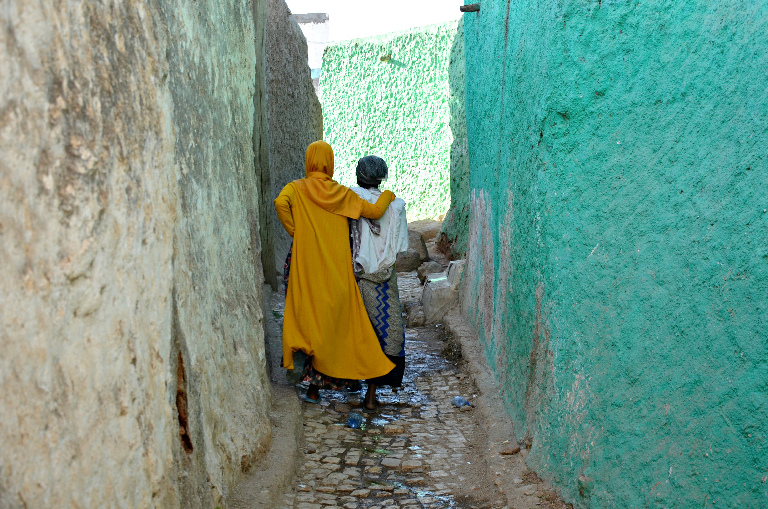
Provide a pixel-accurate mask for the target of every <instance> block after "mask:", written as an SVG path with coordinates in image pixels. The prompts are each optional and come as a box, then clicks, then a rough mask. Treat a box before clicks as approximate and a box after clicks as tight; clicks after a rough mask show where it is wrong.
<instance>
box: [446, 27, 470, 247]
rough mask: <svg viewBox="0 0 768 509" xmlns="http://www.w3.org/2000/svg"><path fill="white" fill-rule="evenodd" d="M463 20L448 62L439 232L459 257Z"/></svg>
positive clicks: (465, 210) (465, 179) (465, 230)
mask: <svg viewBox="0 0 768 509" xmlns="http://www.w3.org/2000/svg"><path fill="white" fill-rule="evenodd" d="M464 73H465V69H464V19H463V18H462V19H460V20H459V23H458V26H457V27H456V36H455V37H454V38H453V42H452V44H451V55H450V60H449V63H448V92H449V96H448V107H449V108H450V118H449V126H450V129H451V138H452V141H451V148H450V159H449V162H450V187H451V205H450V208H449V210H448V214H447V215H446V217H445V220H444V221H443V227H442V232H443V233H444V234H445V235H446V240H447V242H448V245H449V246H450V249H451V254H452V255H453V256H454V257H455V258H457V259H461V258H464V257H465V256H466V251H467V237H468V236H469V147H468V140H467V114H466V110H465V108H464V100H465V99H464V86H465V85H464V81H465V74H464Z"/></svg>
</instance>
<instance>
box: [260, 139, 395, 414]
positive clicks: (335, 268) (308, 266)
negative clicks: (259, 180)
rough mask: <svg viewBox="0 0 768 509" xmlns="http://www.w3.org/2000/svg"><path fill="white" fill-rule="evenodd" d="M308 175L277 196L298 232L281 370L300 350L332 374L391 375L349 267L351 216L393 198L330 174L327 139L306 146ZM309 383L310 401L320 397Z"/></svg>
mask: <svg viewBox="0 0 768 509" xmlns="http://www.w3.org/2000/svg"><path fill="white" fill-rule="evenodd" d="M304 171H305V174H306V177H305V178H303V179H299V180H294V181H293V182H291V183H289V184H288V185H286V186H285V187H284V188H283V190H282V191H281V192H280V194H279V195H278V197H277V198H276V199H275V210H276V211H277V217H278V218H279V219H280V222H281V223H282V224H283V227H284V228H285V230H286V231H287V232H288V234H289V235H291V236H292V237H293V248H292V249H293V252H292V256H291V261H290V277H289V279H288V293H287V295H286V300H285V316H284V319H283V367H285V368H286V369H293V354H294V352H297V351H299V350H301V351H303V352H305V353H306V354H307V355H308V356H310V357H311V358H312V360H311V362H312V368H313V369H314V370H315V371H317V372H319V373H321V374H323V375H326V376H328V377H333V378H341V379H352V380H364V379H368V378H375V377H379V376H382V375H385V374H387V373H389V372H390V371H391V370H392V368H393V367H394V364H392V362H390V360H389V359H387V357H386V355H384V353H383V352H382V350H381V347H380V346H379V340H378V339H377V337H376V333H375V332H374V330H373V326H372V325H371V322H370V319H369V318H368V314H367V312H366V310H365V305H364V304H363V299H362V297H361V295H360V290H359V289H358V286H357V282H356V281H355V275H354V272H353V269H352V254H351V252H350V249H349V226H348V221H347V218H352V219H359V218H360V217H361V216H362V217H367V218H370V219H378V218H380V217H381V216H382V215H383V214H384V212H385V211H386V209H387V207H388V206H389V204H390V202H391V201H392V200H394V198H395V195H394V194H392V192H391V191H384V192H383V193H382V194H381V196H380V197H379V199H378V201H377V202H376V203H375V204H371V203H368V202H367V201H365V200H363V199H362V198H360V197H359V196H358V195H357V194H355V193H354V192H353V191H352V190H351V189H349V188H348V187H344V186H342V185H340V184H338V183H336V182H335V181H334V180H333V179H332V177H333V150H332V149H331V146H330V145H328V144H327V143H326V142H324V141H316V142H314V143H312V144H311V145H310V146H309V147H308V148H307V153H306V158H305V162H304ZM319 398H320V395H319V386H317V385H315V384H311V385H310V387H309V389H308V390H307V399H308V400H310V401H313V402H316V401H319Z"/></svg>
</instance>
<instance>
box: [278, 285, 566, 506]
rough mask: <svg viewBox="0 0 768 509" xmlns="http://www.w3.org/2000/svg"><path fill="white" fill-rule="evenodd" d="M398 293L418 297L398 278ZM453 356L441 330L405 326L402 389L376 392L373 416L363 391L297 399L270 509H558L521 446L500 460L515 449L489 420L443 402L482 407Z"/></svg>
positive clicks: (481, 412)
mask: <svg viewBox="0 0 768 509" xmlns="http://www.w3.org/2000/svg"><path fill="white" fill-rule="evenodd" d="M400 287H401V299H402V300H404V301H405V302H408V301H410V300H413V299H418V298H419V289H420V284H419V281H418V278H417V277H416V274H415V273H412V274H410V275H401V280H400ZM460 351H461V347H460V346H458V345H457V344H456V343H455V342H454V341H453V340H452V337H451V334H450V333H449V332H448V331H446V329H445V327H444V326H443V325H437V326H427V327H420V328H412V329H406V359H407V361H406V362H407V364H406V365H407V367H406V375H405V382H404V387H403V388H401V390H400V391H399V392H393V391H392V390H389V389H388V388H384V389H379V401H380V403H381V405H380V407H379V408H378V409H377V410H376V411H373V412H366V411H364V410H363V406H362V396H363V395H364V388H363V389H362V390H361V391H360V392H336V391H322V393H321V394H322V401H321V403H320V404H317V405H315V404H310V403H305V402H303V403H302V407H303V429H304V444H303V452H304V455H303V457H300V458H299V467H298V471H297V474H296V476H295V479H294V481H293V486H292V488H291V489H289V490H288V491H287V493H285V495H284V496H283V498H282V502H281V503H278V505H277V507H280V508H286V509H287V508H291V509H324V508H328V507H344V508H357V507H360V508H379V509H384V508H408V507H411V508H417V507H418V508H467V509H469V508H499V509H501V508H506V507H509V508H536V509H538V508H540V507H551V508H560V507H565V506H564V505H562V503H561V502H559V501H558V500H557V497H556V496H555V495H554V494H553V493H552V492H551V491H549V490H547V487H546V484H544V483H543V482H542V481H541V480H539V479H538V478H536V476H535V475H534V474H533V473H531V472H528V471H527V468H526V467H525V464H524V457H525V454H526V453H527V451H526V450H525V449H523V450H522V451H521V452H520V453H517V454H514V455H500V454H499V453H500V451H502V450H503V449H505V447H506V449H507V450H506V451H505V452H510V451H509V449H511V448H512V447H513V446H515V445H516V443H515V442H514V438H513V437H511V436H509V437H508V438H509V440H502V439H503V438H504V437H505V435H503V434H502V436H499V433H495V434H494V432H493V426H494V425H495V423H490V424H489V423H488V422H486V421H487V419H488V417H489V415H491V416H492V415H493V414H489V413H488V411H487V410H486V409H482V408H470V407H464V408H463V409H458V408H455V407H454V406H453V405H452V404H451V400H452V399H453V398H454V397H455V396H458V395H460V396H464V397H466V398H467V399H469V400H470V401H478V402H483V401H484V399H483V396H482V395H479V394H478V390H477V388H476V386H475V383H474V381H473V379H472V377H470V376H469V373H470V370H469V369H468V366H467V365H466V363H465V362H463V361H462V360H461V353H460ZM304 390H306V386H299V387H298V391H299V394H301V393H302V392H303V391H304ZM350 413H358V414H361V415H362V416H363V418H364V423H363V425H362V426H361V428H360V429H352V428H350V427H348V426H347V422H348V417H349V415H350ZM501 428H502V427H501V426H500V427H499V428H497V430H498V429H501ZM505 432H506V431H505ZM489 437H492V438H493V439H494V440H496V442H494V443H491V442H490V441H489ZM518 477H519V478H518ZM505 484H511V485H514V486H513V487H514V489H512V490H510V488H509V486H504V485H505Z"/></svg>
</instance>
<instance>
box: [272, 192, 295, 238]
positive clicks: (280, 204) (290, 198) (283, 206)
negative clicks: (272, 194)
mask: <svg viewBox="0 0 768 509" xmlns="http://www.w3.org/2000/svg"><path fill="white" fill-rule="evenodd" d="M295 200H296V187H295V186H294V185H293V184H292V183H289V184H287V185H286V186H285V187H284V188H283V190H282V191H280V194H279V195H277V198H275V212H277V218H278V219H280V223H282V225H283V228H285V231H287V232H288V235H290V236H291V237H293V233H294V232H295V231H296V224H295V223H294V221H293V212H292V211H291V205H292V204H293V203H294V201H295Z"/></svg>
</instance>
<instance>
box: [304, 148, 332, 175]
mask: <svg viewBox="0 0 768 509" xmlns="http://www.w3.org/2000/svg"><path fill="white" fill-rule="evenodd" d="M314 172H319V173H325V174H326V175H328V176H329V177H333V149H332V148H331V146H330V145H328V144H327V143H326V142H324V141H322V140H321V141H316V142H314V143H312V144H311V145H310V146H308V147H307V155H306V157H305V158H304V173H305V174H306V176H307V177H309V174H310V173H314Z"/></svg>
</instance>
